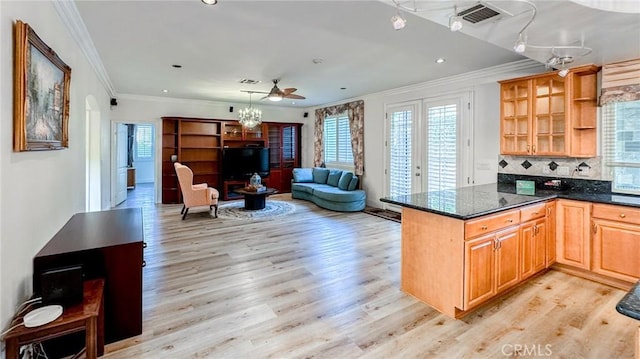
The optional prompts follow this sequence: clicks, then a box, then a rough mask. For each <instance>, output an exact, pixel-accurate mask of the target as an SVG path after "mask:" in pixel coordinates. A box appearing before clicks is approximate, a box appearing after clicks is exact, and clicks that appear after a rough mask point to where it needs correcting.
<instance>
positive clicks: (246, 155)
mask: <svg viewBox="0 0 640 359" xmlns="http://www.w3.org/2000/svg"><path fill="white" fill-rule="evenodd" d="M254 173H257V174H259V175H260V177H266V176H268V175H269V149H268V148H264V147H240V148H224V149H223V150H222V175H223V177H224V179H236V180H243V179H247V178H250V177H251V176H252V175H253V174H254Z"/></svg>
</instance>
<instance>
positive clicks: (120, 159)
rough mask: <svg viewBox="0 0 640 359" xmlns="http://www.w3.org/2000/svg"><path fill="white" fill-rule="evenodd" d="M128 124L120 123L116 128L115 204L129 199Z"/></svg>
mask: <svg viewBox="0 0 640 359" xmlns="http://www.w3.org/2000/svg"><path fill="white" fill-rule="evenodd" d="M127 130H128V129H127V125H125V124H122V123H119V124H118V126H117V130H116V188H115V191H114V192H115V203H114V206H117V205H118V204H120V203H122V202H124V201H125V200H126V199H127V156H128V154H127V148H128V133H127V132H128V131H127Z"/></svg>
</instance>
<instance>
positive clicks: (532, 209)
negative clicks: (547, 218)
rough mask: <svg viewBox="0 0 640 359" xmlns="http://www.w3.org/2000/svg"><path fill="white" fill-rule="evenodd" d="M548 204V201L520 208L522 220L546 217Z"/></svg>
mask: <svg viewBox="0 0 640 359" xmlns="http://www.w3.org/2000/svg"><path fill="white" fill-rule="evenodd" d="M546 206H547V204H546V203H540V204H534V205H531V206H527V207H524V208H522V209H521V210H520V222H523V223H524V222H526V221H530V220H532V219H537V218H540V217H544V215H545V213H546V212H545V211H546Z"/></svg>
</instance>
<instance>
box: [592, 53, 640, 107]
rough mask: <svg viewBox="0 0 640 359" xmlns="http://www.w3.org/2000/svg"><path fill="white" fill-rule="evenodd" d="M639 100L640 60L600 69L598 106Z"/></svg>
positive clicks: (618, 63)
mask: <svg viewBox="0 0 640 359" xmlns="http://www.w3.org/2000/svg"><path fill="white" fill-rule="evenodd" d="M637 100H640V59H634V60H628V61H622V62H616V63H612V64H607V65H604V66H603V67H602V94H601V96H600V105H606V104H608V103H614V102H628V101H637Z"/></svg>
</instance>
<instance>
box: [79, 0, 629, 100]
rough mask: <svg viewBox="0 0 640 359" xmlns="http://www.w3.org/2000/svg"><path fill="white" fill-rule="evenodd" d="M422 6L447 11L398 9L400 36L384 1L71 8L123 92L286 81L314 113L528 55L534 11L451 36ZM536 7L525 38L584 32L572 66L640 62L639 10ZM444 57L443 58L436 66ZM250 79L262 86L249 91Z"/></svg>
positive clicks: (215, 90)
mask: <svg viewBox="0 0 640 359" xmlns="http://www.w3.org/2000/svg"><path fill="white" fill-rule="evenodd" d="M633 1H637V0H633ZM419 3H421V4H423V5H424V6H432V7H435V6H437V7H438V8H442V7H446V6H450V7H451V10H446V11H438V10H435V11H427V12H423V11H420V12H415V13H414V12H402V14H403V16H404V17H405V18H406V19H407V26H406V28H404V29H403V30H400V31H395V30H393V28H392V27H391V23H390V18H391V16H392V15H394V14H395V13H396V10H395V9H394V8H393V7H392V6H390V5H393V4H392V3H391V2H386V3H385V2H384V0H383V1H373V0H369V1H363V0H361V1H317V0H316V1H312V0H307V1H301V0H298V1H271V0H262V1H238V0H235V1H232V0H219V3H218V5H215V6H206V5H204V4H203V3H202V2H201V1H200V0H180V1H76V6H77V9H78V10H79V13H80V15H81V17H82V19H83V21H84V23H85V25H86V27H87V29H88V31H89V35H90V37H91V39H92V40H93V43H94V45H95V47H96V49H97V51H98V54H99V56H100V59H101V60H102V62H103V64H104V67H105V69H106V71H107V74H108V76H109V78H110V80H111V82H112V83H113V86H114V88H115V91H116V93H117V94H119V95H122V94H134V95H148V96H167V97H173V98H186V99H202V100H217V101H229V102H248V95H247V94H246V93H243V92H241V90H252V91H269V89H270V88H271V87H272V84H271V80H272V79H280V84H279V86H280V88H286V87H295V88H297V89H298V91H297V92H296V93H297V94H300V95H303V96H306V97H307V99H306V100H299V101H296V104H295V105H293V104H291V102H290V101H283V102H282V103H278V104H279V105H287V106H301V107H307V106H315V105H320V104H325V103H331V102H336V101H339V100H342V99H346V98H352V97H357V96H360V95H364V94H369V93H373V92H378V91H382V90H387V89H391V88H396V87H400V86H404V85H410V84H414V83H419V82H424V81H429V80H434V79H437V78H442V77H447V76H451V75H456V74H460V73H464V72H469V71H474V70H479V69H483V68H487V67H490V66H494V65H500V64H504V63H508V62H512V61H516V60H520V59H523V58H524V57H521V56H520V55H518V54H516V53H515V52H514V51H513V50H512V49H511V47H512V46H513V43H514V42H515V40H516V38H517V32H518V31H519V30H520V28H521V27H522V26H523V25H524V23H525V22H526V19H527V16H528V14H527V13H523V14H520V15H518V16H515V17H513V18H509V19H504V20H501V21H498V22H495V23H490V24H485V25H482V26H475V27H474V26H465V28H464V29H463V31H462V32H458V33H453V32H451V31H449V29H448V28H447V27H446V26H444V25H445V24H446V22H447V21H448V16H449V15H450V13H451V12H452V9H453V4H454V2H452V1H432V2H424V1H423V2H419ZM455 3H456V4H459V5H465V4H469V3H470V2H469V1H464V2H463V1H457V2H455ZM497 3H500V4H502V6H504V7H511V8H510V10H512V11H514V13H517V12H518V11H519V12H523V11H528V10H527V9H526V8H518V6H522V4H521V3H520V4H518V2H517V1H508V2H506V1H498V2H497ZM535 3H536V4H537V5H538V15H537V17H536V20H535V21H534V23H533V24H532V25H531V26H530V28H529V30H528V31H527V32H528V38H529V42H530V43H536V44H537V43H541V44H547V43H558V44H563V45H564V44H575V41H576V40H580V36H581V35H582V34H584V35H585V45H586V46H590V47H593V48H594V52H593V53H592V55H590V57H588V58H584V59H581V60H580V61H576V63H587V62H594V63H596V64H602V63H606V62H611V61H619V60H624V59H629V58H636V57H640V14H621V13H613V12H604V11H600V10H594V9H591V8H587V7H584V6H581V5H578V4H576V3H572V2H569V1H566V0H562V1H541V0H538V1H535ZM514 4H515V5H514ZM424 6H423V7H424ZM560 41H561V42H560ZM525 55H527V56H528V57H531V58H534V59H536V60H538V61H542V62H543V61H545V60H546V59H547V58H548V57H549V54H548V53H545V52H543V51H532V50H529V51H527V52H526V53H525ZM439 57H443V58H446V62H445V63H444V64H436V63H435V60H436V59H437V58H439ZM313 59H322V60H323V61H322V63H321V64H314V63H313ZM583 60H584V61H583ZM172 64H179V65H182V66H183V67H182V68H181V69H175V68H173V67H172V66H171V65H172ZM243 78H248V79H254V80H260V81H262V82H261V83H259V84H257V85H243V84H240V83H239V80H240V79H243ZM341 87H345V88H346V89H345V90H341V89H340V88H341ZM163 89H167V90H169V92H168V93H163V92H162V90H163ZM256 97H257V96H256V95H254V100H255V99H256ZM265 101H266V100H265Z"/></svg>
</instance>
